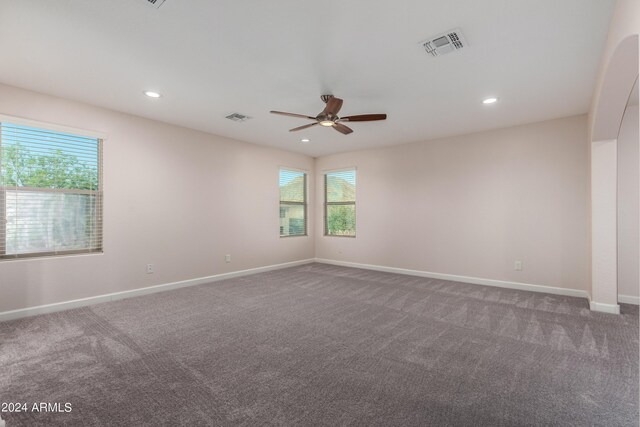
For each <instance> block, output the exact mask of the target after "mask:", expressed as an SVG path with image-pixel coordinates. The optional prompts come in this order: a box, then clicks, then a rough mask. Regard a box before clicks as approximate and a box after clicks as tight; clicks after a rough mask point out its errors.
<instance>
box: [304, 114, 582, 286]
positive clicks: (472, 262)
mask: <svg viewBox="0 0 640 427" xmlns="http://www.w3.org/2000/svg"><path fill="white" fill-rule="evenodd" d="M588 147H589V146H588V139H587V117H586V115H583V116H577V117H570V118H564V119H558V120H552V121H547V122H543V123H536V124H531V125H526V126H519V127H514V128H509V129H501V130H496V131H489V132H484V133H478V134H472V135H467V136H460V137H453V138H446V139H439V140H434V141H427V142H422V143H415V144H409V145H402V146H396V147H390V148H384V149H374V150H365V151H358V152H351V153H344V154H337V155H333V156H327V157H322V158H319V159H317V160H316V185H317V186H318V187H317V188H322V187H321V183H322V177H321V173H322V171H324V170H330V169H337V168H344V167H349V166H355V167H356V168H357V196H356V198H357V237H356V238H355V239H352V238H340V237H324V236H322V223H321V221H317V223H316V232H315V234H316V236H317V238H316V257H319V258H326V259H332V260H339V261H349V262H356V263H365V264H374V265H380V266H389V267H396V268H406V269H413V270H421V271H428V272H433V273H444V274H454V275H463V276H472V277H476V278H484V279H494V280H505V281H514V282H522V283H530V284H536V285H546V286H554V287H561V288H572V289H579V290H587V289H588V269H589V266H588V255H589V254H588V227H589V224H588V212H589V211H588V209H589V207H588V192H589V186H588V173H589V168H588V157H587V156H588ZM316 217H317V218H322V191H317V194H316ZM516 260H521V261H522V263H523V270H522V271H514V261H516Z"/></svg>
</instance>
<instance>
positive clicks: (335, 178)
mask: <svg viewBox="0 0 640 427" xmlns="http://www.w3.org/2000/svg"><path fill="white" fill-rule="evenodd" d="M326 179H327V181H326V186H327V188H326V190H327V200H326V201H327V202H329V203H331V202H355V201H356V171H355V170H350V171H343V172H331V173H327V177H326Z"/></svg>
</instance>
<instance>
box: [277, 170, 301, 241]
mask: <svg viewBox="0 0 640 427" xmlns="http://www.w3.org/2000/svg"><path fill="white" fill-rule="evenodd" d="M306 235H307V174H306V173H304V172H298V171H293V170H288V169H280V237H288V236H306Z"/></svg>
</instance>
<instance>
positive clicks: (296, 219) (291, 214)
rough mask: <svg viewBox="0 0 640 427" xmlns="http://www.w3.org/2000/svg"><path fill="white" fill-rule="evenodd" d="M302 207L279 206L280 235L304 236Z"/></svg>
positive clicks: (304, 227)
mask: <svg viewBox="0 0 640 427" xmlns="http://www.w3.org/2000/svg"><path fill="white" fill-rule="evenodd" d="M304 211H305V209H304V205H280V235H281V236H296V235H305V234H306V226H305V225H306V224H305V218H304Z"/></svg>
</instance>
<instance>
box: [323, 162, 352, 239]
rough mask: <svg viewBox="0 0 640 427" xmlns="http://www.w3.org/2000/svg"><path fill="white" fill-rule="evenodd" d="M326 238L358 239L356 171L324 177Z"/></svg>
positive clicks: (328, 174) (330, 173)
mask: <svg viewBox="0 0 640 427" xmlns="http://www.w3.org/2000/svg"><path fill="white" fill-rule="evenodd" d="M324 234H325V236H344V237H356V171H355V170H354V169H352V170H346V171H339V172H327V173H326V174H325V175H324Z"/></svg>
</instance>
